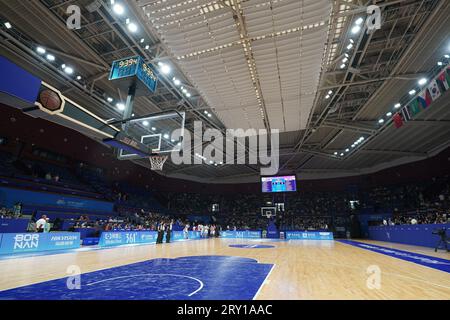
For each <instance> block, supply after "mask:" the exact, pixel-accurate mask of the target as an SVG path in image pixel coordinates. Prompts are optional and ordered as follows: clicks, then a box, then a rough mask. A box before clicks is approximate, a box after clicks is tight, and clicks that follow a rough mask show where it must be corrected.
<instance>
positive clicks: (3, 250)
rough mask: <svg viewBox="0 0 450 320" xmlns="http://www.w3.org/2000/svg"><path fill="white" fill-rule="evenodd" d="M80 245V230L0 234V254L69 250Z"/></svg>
mask: <svg viewBox="0 0 450 320" xmlns="http://www.w3.org/2000/svg"><path fill="white" fill-rule="evenodd" d="M79 247H80V233H79V232H50V233H3V234H0V254H12V253H27V252H40V251H49V250H67V249H76V248H79Z"/></svg>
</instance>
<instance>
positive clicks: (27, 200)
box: [0, 187, 114, 211]
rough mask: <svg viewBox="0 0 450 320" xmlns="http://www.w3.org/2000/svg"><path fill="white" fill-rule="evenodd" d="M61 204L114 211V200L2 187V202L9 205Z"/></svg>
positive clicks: (0, 201)
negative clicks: (108, 200)
mask: <svg viewBox="0 0 450 320" xmlns="http://www.w3.org/2000/svg"><path fill="white" fill-rule="evenodd" d="M17 202H21V203H23V204H35V205H47V206H60V207H66V208H74V209H90V210H96V211H113V206H114V204H113V203H112V202H106V201H98V200H90V199H84V198H77V197H68V196H64V195H59V194H55V193H45V192H34V191H27V190H20V189H13V188H5V187H0V203H2V204H3V205H5V206H7V207H12V206H14V204H15V203H17Z"/></svg>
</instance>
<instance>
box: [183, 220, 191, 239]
mask: <svg viewBox="0 0 450 320" xmlns="http://www.w3.org/2000/svg"><path fill="white" fill-rule="evenodd" d="M189 227H190V226H189V223H186V224H185V225H184V229H183V234H184V238H185V239H189Z"/></svg>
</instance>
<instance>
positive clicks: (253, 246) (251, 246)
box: [229, 244, 275, 249]
mask: <svg viewBox="0 0 450 320" xmlns="http://www.w3.org/2000/svg"><path fill="white" fill-rule="evenodd" d="M229 247H231V248H242V249H269V248H275V246H271V245H268V244H230V245H229Z"/></svg>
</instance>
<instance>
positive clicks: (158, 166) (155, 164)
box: [149, 154, 169, 171]
mask: <svg viewBox="0 0 450 320" xmlns="http://www.w3.org/2000/svg"><path fill="white" fill-rule="evenodd" d="M168 157H169V156H168V155H165V156H162V155H159V154H158V155H153V156H150V157H149V159H150V164H151V166H152V170H154V171H161V170H162V169H163V166H164V163H165V162H166V160H167V158H168Z"/></svg>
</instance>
